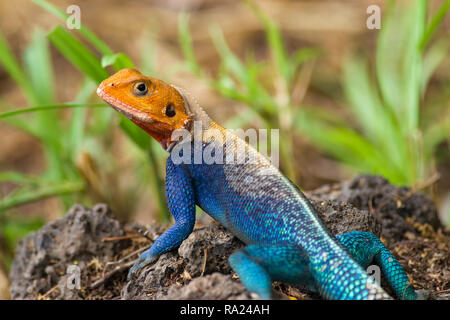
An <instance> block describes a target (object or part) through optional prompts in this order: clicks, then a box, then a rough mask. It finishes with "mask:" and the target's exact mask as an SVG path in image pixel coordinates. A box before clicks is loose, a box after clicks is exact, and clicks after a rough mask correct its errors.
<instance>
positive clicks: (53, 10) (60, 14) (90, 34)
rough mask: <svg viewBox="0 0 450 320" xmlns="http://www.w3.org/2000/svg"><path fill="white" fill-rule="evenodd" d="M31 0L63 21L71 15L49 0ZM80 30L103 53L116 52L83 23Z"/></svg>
mask: <svg viewBox="0 0 450 320" xmlns="http://www.w3.org/2000/svg"><path fill="white" fill-rule="evenodd" d="M31 1H32V2H34V3H35V4H37V5H38V6H40V7H41V8H43V9H44V10H46V11H48V12H50V13H51V14H53V15H54V16H56V17H58V18H59V19H61V20H62V21H63V22H66V21H67V18H68V17H69V15H68V14H66V13H65V12H64V11H62V10H61V9H59V8H57V7H55V6H54V5H53V4H51V3H49V2H47V1H44V0H31ZM79 32H80V33H81V34H82V35H83V37H84V38H85V39H86V40H87V41H89V42H90V43H91V44H92V45H93V46H94V47H95V49H97V50H98V51H99V52H100V53H101V54H102V55H110V54H113V53H114V52H113V51H112V50H111V48H110V47H109V46H108V45H107V44H105V43H104V42H103V41H101V40H100V38H98V37H97V36H96V35H95V34H94V33H93V32H92V31H91V30H89V29H88V28H86V27H84V26H83V25H81V28H80V29H79Z"/></svg>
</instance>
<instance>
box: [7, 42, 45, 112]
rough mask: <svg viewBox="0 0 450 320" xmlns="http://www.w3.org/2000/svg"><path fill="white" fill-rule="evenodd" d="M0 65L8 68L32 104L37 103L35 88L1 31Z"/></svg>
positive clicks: (8, 71) (10, 74)
mask: <svg viewBox="0 0 450 320" xmlns="http://www.w3.org/2000/svg"><path fill="white" fill-rule="evenodd" d="M0 66H2V67H3V69H5V70H6V72H7V73H8V74H9V76H10V77H11V78H12V79H13V80H14V82H15V83H16V84H17V85H18V86H19V87H20V88H21V89H22V90H23V91H24V93H25V95H26V97H27V99H28V101H29V103H30V104H37V101H38V99H37V98H36V97H35V94H34V91H33V88H32V86H31V84H30V81H29V79H28V78H27V76H26V75H25V74H24V73H23V71H22V69H21V67H20V65H19V62H18V61H17V60H16V58H15V57H14V55H13V54H12V51H11V49H10V48H9V45H8V43H7V42H6V40H5V38H4V37H3V35H2V34H1V33H0Z"/></svg>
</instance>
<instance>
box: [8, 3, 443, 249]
mask: <svg viewBox="0 0 450 320" xmlns="http://www.w3.org/2000/svg"><path fill="white" fill-rule="evenodd" d="M33 2H34V3H36V4H37V5H39V6H40V7H42V8H44V9H45V10H47V11H49V12H51V13H53V14H54V15H55V16H57V17H59V18H60V19H61V20H63V21H65V20H66V18H67V15H66V14H65V13H64V12H62V11H61V10H59V9H58V8H56V7H55V6H53V5H52V4H50V3H48V2H46V1H44V0H33ZM247 4H248V6H249V8H250V9H251V10H252V11H253V12H254V13H255V15H256V16H257V17H258V19H259V20H260V21H261V23H262V25H263V27H264V29H265V35H266V41H267V46H268V49H269V50H270V57H269V58H268V59H267V60H257V59H256V58H255V53H254V52H248V53H247V55H246V57H245V59H244V60H242V59H240V58H239V57H238V56H237V55H236V54H234V53H233V52H232V51H231V49H230V48H229V46H228V44H227V42H226V40H225V37H224V35H223V33H222V31H221V29H220V28H219V27H217V26H212V28H211V39H212V41H213V43H214V45H215V48H216V49H217V52H218V54H219V56H220V61H221V63H220V68H219V71H218V72H217V74H214V75H212V74H210V73H208V72H206V71H205V69H204V67H202V66H201V65H200V64H199V63H198V61H197V58H196V55H195V53H194V48H193V42H192V40H191V34H190V30H189V18H188V16H187V15H186V14H182V15H181V16H180V19H179V44H180V49H181V51H182V53H183V56H184V61H183V63H182V64H181V67H182V68H184V69H185V70H189V71H190V72H192V73H193V74H195V75H196V76H197V77H199V78H200V79H203V80H205V81H206V82H207V83H208V85H209V86H210V87H211V88H213V89H214V90H216V91H217V92H219V93H220V94H221V95H222V96H223V97H226V98H228V99H232V100H235V101H239V102H240V103H243V104H245V105H246V106H248V108H247V109H246V110H244V111H243V112H239V114H237V115H236V116H234V117H233V118H231V119H229V121H228V122H227V123H226V124H225V126H226V127H230V128H241V127H244V126H247V125H250V124H252V123H254V121H255V120H259V121H260V122H261V123H262V124H263V125H264V127H265V128H267V129H271V128H276V129H280V146H279V147H280V165H281V169H282V171H283V172H284V173H285V174H286V175H287V176H288V177H289V178H291V179H292V180H293V181H295V176H296V173H297V172H296V171H297V170H298V168H296V167H295V161H294V160H295V158H294V152H293V148H294V143H295V139H296V138H297V137H298V136H300V135H301V136H303V137H306V138H307V139H308V140H309V141H310V142H311V143H312V144H313V145H314V146H316V147H317V148H319V149H321V150H323V151H324V152H326V153H327V154H328V155H330V156H331V157H334V158H335V159H338V160H339V161H341V162H342V164H344V165H346V166H350V167H352V168H354V169H355V171H357V172H365V173H372V174H381V175H383V176H384V177H386V178H387V179H389V180H390V181H391V182H393V183H395V184H398V185H410V186H417V185H419V184H420V183H421V182H423V181H426V180H427V179H428V178H430V176H431V175H432V174H433V173H434V170H435V156H436V154H435V151H436V148H437V147H438V146H439V144H440V143H442V142H443V141H444V140H445V139H448V138H449V135H450V134H449V132H450V114H449V113H448V112H447V113H445V109H444V108H446V103H447V101H448V94H449V90H444V89H442V90H441V91H442V95H445V96H443V97H441V98H440V99H435V100H433V101H432V102H430V104H432V105H430V106H429V105H425V104H426V102H427V100H426V99H425V97H426V90H427V87H428V83H429V80H430V79H431V76H432V74H433V72H434V70H436V68H437V67H438V66H439V64H440V62H441V61H442V60H443V59H444V58H445V57H446V56H447V54H448V45H449V43H448V39H443V38H441V39H433V40H432V36H433V35H434V33H435V30H436V29H437V28H438V26H439V24H440V22H441V21H442V19H443V17H444V16H445V14H446V12H447V11H448V10H449V8H450V0H449V1H445V2H444V4H443V5H442V6H441V7H440V9H439V10H438V12H436V13H434V14H433V15H431V18H430V19H427V16H428V15H429V14H428V12H427V1H425V0H416V1H414V2H411V4H410V5H409V6H407V7H403V6H402V7H401V8H400V7H399V6H397V5H396V3H395V2H393V1H392V2H389V5H388V6H387V8H386V9H387V10H386V12H387V13H386V15H385V16H384V18H383V20H382V23H383V25H382V28H381V30H380V32H379V36H378V41H377V46H376V52H375V64H374V65H369V64H368V62H367V59H365V58H362V57H358V56H352V57H349V59H348V60H347V61H346V63H345V66H344V72H343V77H342V85H343V89H344V91H345V94H346V97H347V101H348V104H347V106H348V110H347V111H348V112H349V113H350V114H351V115H352V121H349V120H348V119H346V118H343V117H340V116H339V115H338V114H330V113H329V111H326V110H325V109H322V108H319V107H312V106H308V105H305V104H303V103H302V101H301V99H298V98H296V93H295V92H296V90H297V89H298V88H299V87H301V88H303V89H302V90H307V87H308V83H307V82H305V81H304V79H303V77H301V74H302V72H308V68H309V67H310V65H309V64H308V63H309V62H311V61H312V60H314V59H320V57H321V56H322V55H323V54H324V53H323V52H320V51H319V50H317V49H315V48H300V49H298V50H295V51H293V52H288V51H287V50H286V48H285V44H284V41H283V37H282V35H281V32H280V30H279V29H278V28H277V26H276V24H275V23H274V22H273V21H272V20H271V19H270V18H269V17H268V16H267V15H266V14H265V13H264V12H262V11H261V10H260V9H259V8H258V7H257V6H256V5H255V4H254V3H253V2H250V1H247ZM74 33H77V36H78V38H77V37H75V36H74ZM80 38H81V39H82V41H83V42H82V41H80V40H78V39H80ZM49 41H50V43H51V44H52V45H53V46H54V47H55V48H56V49H57V50H58V51H59V52H60V53H61V54H62V55H63V56H64V57H65V58H66V59H67V60H68V61H69V62H70V63H71V64H73V65H74V66H75V67H76V68H77V69H78V70H79V71H80V72H81V73H82V74H83V75H84V77H85V79H84V81H83V83H82V85H81V86H80V88H78V91H77V94H76V97H75V99H74V100H73V101H71V102H69V103H60V102H58V101H57V99H56V98H55V83H54V79H53V69H52V59H51V56H50V53H49V43H48V42H49ZM152 41H153V38H152V37H149V39H147V40H146V43H144V45H145V46H146V50H145V53H144V52H143V56H142V61H141V67H142V69H141V70H142V71H143V73H151V74H152V75H155V72H156V70H155V68H154V65H155V62H154V56H153V51H152V50H151V49H152ZM90 48H93V49H94V50H92V49H90ZM98 56H100V58H98ZM0 66H1V67H2V68H4V69H5V70H6V71H7V73H8V74H9V76H10V77H11V78H12V79H13V80H14V81H15V83H16V84H17V85H18V86H19V87H20V88H21V90H22V92H23V94H24V95H25V96H26V98H27V101H28V107H27V108H24V109H17V108H15V107H12V106H10V105H8V104H7V103H6V102H5V101H3V100H0V110H2V111H5V112H4V113H2V114H0V118H1V119H2V121H5V122H7V123H8V124H10V125H13V126H15V127H17V128H18V129H20V130H23V131H25V132H27V133H29V134H30V135H32V136H34V137H36V138H37V139H38V140H39V141H40V143H41V145H42V147H43V150H44V154H45V161H46V169H45V171H44V172H43V173H41V174H39V175H36V176H29V175H25V174H22V173H20V172H0V182H5V181H8V182H11V183H13V184H14V185H16V186H17V188H15V189H14V191H12V192H11V193H10V194H8V195H7V196H6V197H4V198H2V199H1V200H0V234H1V235H3V237H5V238H6V239H7V241H6V243H7V246H8V247H10V248H12V247H13V246H14V243H15V242H16V241H17V239H19V238H20V237H22V236H23V235H24V234H26V233H27V232H29V231H31V230H34V229H36V228H38V227H39V226H41V225H42V223H43V221H42V220H41V219H32V220H30V219H25V218H23V217H20V216H18V217H16V216H15V215H14V212H15V210H16V207H17V206H19V205H23V204H26V203H29V202H32V201H35V200H39V199H42V198H45V197H50V196H59V197H60V199H61V202H62V203H63V204H64V209H67V208H69V207H70V206H71V205H72V204H74V203H76V202H82V203H85V204H87V205H88V204H92V203H94V202H95V201H106V202H108V203H112V202H116V204H117V201H118V200H117V197H115V195H117V192H119V191H118V190H111V188H113V187H109V186H107V185H104V184H101V183H100V181H102V179H101V177H102V176H112V175H115V173H114V172H115V170H114V169H115V168H117V159H114V157H113V156H112V155H111V153H110V152H109V151H107V149H108V147H109V146H110V145H111V139H112V130H113V128H114V126H111V120H112V119H113V117H119V127H120V129H121V130H122V132H123V133H124V134H125V135H126V136H127V137H128V138H129V141H131V142H132V143H130V144H129V145H128V146H127V148H128V149H127V150H129V152H130V153H132V154H133V157H134V158H135V159H136V164H135V167H134V169H135V172H136V179H137V181H139V184H137V185H136V186H135V187H133V188H131V189H130V190H126V196H125V197H123V199H127V200H123V201H122V203H120V204H117V206H119V207H121V208H123V209H124V210H127V211H132V206H133V200H135V199H137V198H139V195H140V194H142V190H143V189H144V188H148V186H149V185H150V186H151V188H152V190H153V195H154V196H155V201H156V203H157V207H158V212H159V215H158V217H159V219H160V220H161V221H166V222H167V221H169V219H170V216H169V214H168V209H167V206H166V204H165V196H164V191H163V189H164V188H163V177H164V167H163V159H164V158H165V157H166V155H165V153H164V151H163V150H162V149H161V148H160V147H159V145H158V144H157V143H155V141H153V140H152V139H150V138H149V137H148V136H147V134H146V133H144V132H143V131H142V130H140V129H139V128H138V127H136V126H135V125H134V124H132V123H131V122H130V121H129V120H127V119H125V118H124V117H123V116H121V115H119V114H118V113H115V112H114V111H113V110H111V109H110V108H105V109H103V108H101V106H103V105H99V104H97V103H93V102H92V101H93V100H92V99H93V97H94V92H95V88H96V86H97V84H98V83H99V82H101V81H102V80H103V79H105V78H106V77H108V76H109V74H110V71H117V70H120V69H122V68H125V67H133V63H132V61H131V59H130V58H129V57H128V56H127V55H125V54H124V53H115V52H114V51H113V50H112V49H111V48H109V47H108V45H106V44H105V43H104V42H102V41H101V40H100V39H99V38H98V37H97V36H96V35H95V34H94V33H92V32H91V31H90V30H89V29H87V28H86V27H84V26H82V27H81V29H79V30H74V31H73V32H69V31H67V30H65V29H64V28H62V27H60V26H57V27H55V28H54V29H53V30H52V31H51V32H50V33H49V34H47V35H46V34H44V33H43V32H42V31H40V30H35V31H34V33H33V40H32V42H31V43H30V44H29V46H28V47H27V48H26V49H25V51H24V52H23V57H22V63H19V61H18V60H17V58H16V57H14V55H13V54H12V52H11V50H10V48H9V46H8V44H7V43H6V41H5V39H4V38H3V37H2V36H1V35H0ZM156 76H158V74H156ZM94 101H98V100H94ZM83 107H88V108H83ZM66 108H70V110H66V111H65V113H63V111H61V110H57V109H66ZM31 112H32V113H31ZM19 113H24V114H22V115H20V116H19V115H18V114H19ZM26 113H29V114H26ZM12 115H16V116H14V117H13V116H12ZM88 119H89V121H87V120H88ZM95 163H101V164H102V166H101V167H96V166H95V165H94V164H95Z"/></svg>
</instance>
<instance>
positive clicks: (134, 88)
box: [97, 69, 192, 150]
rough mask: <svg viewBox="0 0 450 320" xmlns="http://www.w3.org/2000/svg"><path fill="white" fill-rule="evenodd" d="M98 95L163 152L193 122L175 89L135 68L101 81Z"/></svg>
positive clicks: (124, 70) (123, 70) (121, 71)
mask: <svg viewBox="0 0 450 320" xmlns="http://www.w3.org/2000/svg"><path fill="white" fill-rule="evenodd" d="M97 95H98V96H99V97H100V98H102V99H103V100H104V101H105V102H107V103H108V104H109V105H111V106H112V107H113V108H114V109H115V110H117V111H118V112H120V113H121V114H123V115H124V116H125V117H127V118H128V119H130V120H131V121H133V122H134V123H135V124H137V125H138V126H139V127H141V128H142V129H143V130H145V131H146V132H147V133H148V134H150V135H151V136H152V137H153V138H155V139H156V140H157V141H158V142H159V143H160V144H161V146H162V147H163V148H164V150H168V149H169V147H170V145H171V144H172V141H171V136H172V133H173V132H174V131H175V130H177V129H184V128H186V126H187V125H188V124H189V122H190V121H191V120H192V119H191V118H190V117H189V116H188V115H187V113H186V109H185V106H184V104H185V102H184V99H183V97H182V96H181V94H180V93H179V92H178V90H177V89H175V88H174V87H173V86H171V85H169V84H167V83H165V82H163V81H161V80H158V79H155V78H152V77H147V76H144V75H142V74H141V73H140V72H138V71H136V70H134V69H122V70H120V71H119V72H117V73H115V74H114V75H112V76H111V77H109V78H108V79H106V80H104V81H103V82H102V83H101V84H100V86H99V87H98V89H97Z"/></svg>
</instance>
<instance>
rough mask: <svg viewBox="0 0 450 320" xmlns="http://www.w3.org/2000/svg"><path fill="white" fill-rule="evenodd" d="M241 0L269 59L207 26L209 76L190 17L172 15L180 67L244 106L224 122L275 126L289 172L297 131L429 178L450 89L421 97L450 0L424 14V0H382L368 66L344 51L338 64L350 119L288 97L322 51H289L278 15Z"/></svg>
mask: <svg viewBox="0 0 450 320" xmlns="http://www.w3.org/2000/svg"><path fill="white" fill-rule="evenodd" d="M247 3H248V5H249V6H250V8H251V9H252V10H253V11H254V12H255V14H256V15H257V16H258V18H259V19H260V21H261V22H262V24H263V26H264V28H265V31H266V38H267V45H268V47H269V49H270V53H271V57H270V60H267V61H257V62H256V61H255V60H254V59H253V54H252V53H249V54H248V55H247V57H248V58H247V60H246V61H241V60H240V59H239V58H238V57H236V55H234V54H233V52H231V51H230V49H229V47H228V46H227V44H226V42H225V39H224V37H223V34H222V32H221V31H220V29H218V28H216V29H212V30H211V37H212V40H213V42H214V44H215V46H216V48H217V51H218V53H219V55H220V57H221V68H220V71H219V72H218V73H217V74H216V75H214V76H210V75H208V74H207V73H206V72H205V71H204V70H203V69H202V67H201V66H200V65H199V64H198V63H197V60H196V57H195V54H194V50H193V48H192V41H191V38H190V34H189V27H188V19H187V17H186V16H182V17H181V19H180V23H179V26H180V27H179V30H180V32H179V33H180V43H181V48H182V50H183V53H184V57H185V59H186V67H187V68H189V69H190V70H191V71H192V72H194V73H195V74H197V75H198V76H200V77H202V78H204V79H205V80H206V81H207V82H208V83H209V84H210V86H211V87H212V88H214V89H216V90H217V91H218V92H220V93H221V94H222V95H223V96H225V97H227V98H229V99H233V100H236V101H239V102H243V103H245V104H246V105H247V106H248V107H249V108H248V110H245V111H244V112H242V113H240V114H238V115H237V116H236V117H235V118H234V119H232V120H231V121H230V122H229V125H230V126H231V127H241V126H243V125H247V124H248V123H250V122H251V121H253V120H254V119H255V118H258V119H260V120H262V121H263V123H264V125H265V126H267V128H280V131H281V133H280V151H281V153H280V158H281V159H280V164H281V168H282V169H283V170H284V171H285V173H286V175H287V176H288V177H290V178H291V179H293V180H295V179H294V177H295V169H294V167H293V163H294V161H293V152H292V145H293V140H294V139H296V135H297V136H298V135H301V136H303V137H306V138H307V139H309V140H310V142H311V143H312V144H313V145H314V146H316V147H318V148H320V149H322V150H323V151H325V152H326V153H328V154H329V155H330V156H332V157H335V158H336V159H338V160H340V161H341V162H342V163H343V164H345V165H348V166H350V167H352V168H354V169H355V170H356V171H358V172H365V173H371V174H380V175H382V176H384V177H386V178H387V179H388V180H389V181H391V182H392V183H394V184H397V185H408V186H419V185H420V183H423V182H424V181H425V180H427V179H428V178H430V176H431V175H432V174H433V173H434V169H435V161H434V160H435V158H434V157H435V151H436V148H437V146H438V145H439V144H440V143H442V142H443V141H445V140H446V139H449V137H450V114H449V112H448V110H447V111H446V108H447V107H448V105H447V103H448V98H449V97H448V94H449V93H448V90H447V91H446V90H445V88H444V87H442V88H441V91H442V93H443V96H442V97H441V99H440V100H438V101H434V102H433V104H434V105H433V106H432V107H429V106H425V99H424V97H425V95H426V89H427V85H428V82H429V80H430V78H431V76H432V74H433V72H434V71H435V70H436V68H437V67H438V66H439V64H440V63H441V62H442V60H443V59H444V58H445V57H446V56H447V54H448V48H449V41H448V38H440V39H436V40H435V41H433V42H432V43H431V44H430V42H431V39H432V36H433V34H434V32H435V31H436V29H437V27H438V26H439V24H440V22H441V21H442V20H443V18H444V16H445V14H446V13H447V11H448V10H449V8H450V1H446V2H445V3H444V4H442V6H441V7H440V9H439V10H438V11H437V12H436V13H435V14H434V15H433V16H432V17H431V18H430V19H427V18H426V17H427V16H428V11H427V3H428V2H427V1H426V0H415V1H411V3H409V4H408V5H405V4H403V5H396V3H395V2H394V1H390V2H389V3H388V5H387V8H386V14H384V17H383V20H382V28H381V30H380V32H379V36H378V41H377V46H376V52H375V66H374V69H375V75H372V73H371V69H370V68H369V66H368V63H367V60H368V59H365V58H363V57H359V56H352V57H349V58H348V59H347V61H346V62H345V64H344V72H343V79H342V84H343V88H344V91H345V94H346V97H347V101H348V104H347V106H348V111H349V112H350V114H351V115H352V118H353V121H351V122H349V121H348V119H345V118H343V117H340V116H339V115H338V114H337V113H333V114H329V112H328V111H326V110H325V109H322V108H320V107H312V106H307V105H304V104H302V103H301V102H294V97H293V95H294V88H295V87H296V86H297V85H298V83H297V82H298V81H301V79H300V80H299V77H298V75H299V73H300V72H301V69H302V67H303V65H304V63H305V62H307V61H308V60H310V59H317V57H318V55H319V53H318V51H317V50H315V49H313V48H302V49H299V50H297V51H294V52H293V53H292V54H289V53H288V52H287V51H286V49H285V46H284V43H283V38H282V35H281V32H280V30H278V28H277V27H276V25H275V23H274V22H273V21H271V20H270V19H269V18H268V17H267V15H266V14H264V13H263V12H262V11H261V10H259V9H258V7H256V6H255V4H254V3H253V2H250V1H247ZM267 69H270V70H271V71H274V72H269V71H267ZM262 75H264V78H263V77H262ZM267 75H272V77H271V78H268V77H267ZM300 85H302V84H301V83H300ZM306 85H307V84H306ZM444 85H446V86H448V83H447V84H444ZM429 111H431V112H429ZM427 112H428V113H427Z"/></svg>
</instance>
